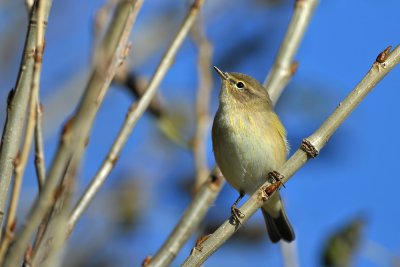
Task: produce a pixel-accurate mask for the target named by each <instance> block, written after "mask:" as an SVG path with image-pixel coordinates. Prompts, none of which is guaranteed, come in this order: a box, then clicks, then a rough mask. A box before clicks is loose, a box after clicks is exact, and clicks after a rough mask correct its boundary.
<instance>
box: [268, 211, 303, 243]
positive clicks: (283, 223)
mask: <svg viewBox="0 0 400 267" xmlns="http://www.w3.org/2000/svg"><path fill="white" fill-rule="evenodd" d="M261 210H262V213H263V215H264V219H265V223H266V225H267V231H268V236H269V238H270V239H271V241H272V243H277V242H278V241H279V240H281V239H283V240H285V241H286V242H292V241H293V240H294V239H295V234H294V231H293V228H292V226H291V225H290V222H289V220H288V218H287V216H286V214H285V212H284V211H283V210H281V211H280V212H279V216H278V217H277V218H272V217H271V215H270V214H269V213H268V212H267V211H266V210H265V209H263V208H262V209H261Z"/></svg>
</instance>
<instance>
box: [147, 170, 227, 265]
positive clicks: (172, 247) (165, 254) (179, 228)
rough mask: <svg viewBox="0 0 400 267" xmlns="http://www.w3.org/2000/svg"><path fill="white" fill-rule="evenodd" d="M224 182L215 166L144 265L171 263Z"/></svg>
mask: <svg viewBox="0 0 400 267" xmlns="http://www.w3.org/2000/svg"><path fill="white" fill-rule="evenodd" d="M224 182H225V179H224V177H223V176H222V173H221V171H220V170H219V169H218V168H217V167H215V168H214V170H213V171H212V172H211V174H210V177H209V178H208V180H206V181H205V182H204V184H203V185H202V186H201V187H200V188H199V189H198V191H197V193H196V195H195V196H194V198H193V200H192V202H191V203H190V205H189V206H188V207H187V209H186V210H185V212H184V213H183V215H182V217H181V219H180V220H179V222H178V224H177V225H176V226H175V228H174V230H173V231H172V233H171V234H170V235H169V236H168V239H167V240H166V241H165V242H164V244H163V245H162V247H161V248H160V250H159V251H157V254H156V255H155V256H154V258H152V259H151V260H150V262H149V263H148V264H147V265H146V266H148V267H150V266H152V267H156V266H157V267H161V266H169V265H170V264H171V262H172V261H173V260H174V259H175V257H176V255H177V254H178V252H179V250H180V249H181V248H182V246H183V245H184V244H185V243H186V241H187V240H188V239H189V237H190V236H191V235H192V233H193V232H194V231H195V230H196V229H197V227H198V225H199V224H200V223H201V221H202V220H203V218H204V216H205V214H206V213H207V211H208V210H209V208H210V206H211V205H212V203H214V199H215V198H216V197H217V195H218V194H219V192H220V191H221V188H222V186H223V184H224Z"/></svg>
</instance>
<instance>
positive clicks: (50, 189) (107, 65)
mask: <svg viewBox="0 0 400 267" xmlns="http://www.w3.org/2000/svg"><path fill="white" fill-rule="evenodd" d="M141 4H142V0H137V1H135V0H125V1H121V2H120V3H119V5H118V7H117V10H116V13H115V17H114V20H113V22H112V23H111V25H110V28H109V30H108V32H107V33H106V35H105V38H104V40H103V44H102V45H101V47H100V50H99V51H97V52H98V57H97V58H96V62H97V63H96V64H95V66H94V70H93V72H92V75H91V77H90V80H89V82H88V84H87V87H86V90H85V94H84V96H83V98H82V100H81V102H80V104H79V105H78V108H77V110H76V112H75V115H74V116H73V117H72V118H71V119H70V120H69V121H68V122H67V124H66V125H65V127H64V130H63V134H62V136H61V142H60V145H59V147H58V149H57V152H56V155H55V157H54V159H53V162H52V165H51V167H50V169H49V172H48V176H47V178H46V182H45V184H44V187H43V190H42V192H41V194H40V195H39V197H38V198H37V199H36V201H35V203H34V206H33V208H32V209H31V212H30V214H29V215H28V218H27V220H26V222H25V224H24V226H23V228H22V229H21V231H20V232H19V233H18V234H17V237H16V239H15V242H14V244H13V245H12V246H11V247H10V249H9V251H8V254H7V257H6V259H5V262H4V267H14V266H17V265H18V262H19V261H20V259H22V255H23V254H24V251H25V249H26V248H27V246H28V242H29V241H30V239H31V237H32V234H33V232H34V231H35V229H36V228H37V227H38V225H39V223H40V221H41V220H42V218H43V216H44V215H45V214H46V212H47V211H48V209H49V207H50V206H51V205H52V203H53V194H54V191H55V188H56V186H57V184H58V182H59V181H60V179H61V177H62V176H63V175H64V173H65V171H66V169H67V166H68V165H69V163H70V161H71V159H72V158H74V157H78V158H79V157H80V156H79V155H76V154H77V153H76V151H78V152H79V153H80V152H81V151H82V152H83V150H84V149H83V148H84V147H85V144H86V143H87V139H88V135H89V132H90V129H91V126H92V123H93V120H94V118H95V115H96V113H97V111H98V109H99V106H100V104H101V103H102V100H103V98H104V96H105V93H106V91H107V89H108V87H109V85H110V83H111V80H112V79H113V77H114V75H115V72H116V69H117V68H118V66H120V65H121V64H122V62H123V59H124V57H125V54H126V52H127V51H126V50H127V41H128V37H129V34H130V32H131V29H132V25H133V22H134V21H135V18H136V15H137V13H138V11H139V9H140V7H141Z"/></svg>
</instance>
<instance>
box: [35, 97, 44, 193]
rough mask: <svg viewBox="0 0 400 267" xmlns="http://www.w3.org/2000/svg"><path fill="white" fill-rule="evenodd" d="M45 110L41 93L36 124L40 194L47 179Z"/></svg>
mask: <svg viewBox="0 0 400 267" xmlns="http://www.w3.org/2000/svg"><path fill="white" fill-rule="evenodd" d="M42 117H43V108H42V105H41V103H40V97H39V93H38V94H37V99H36V124H35V170H36V176H37V180H38V187H39V193H40V191H41V190H42V187H43V184H44V180H45V177H46V168H45V165H46V164H45V158H44V148H43V128H42V126H43V124H42Z"/></svg>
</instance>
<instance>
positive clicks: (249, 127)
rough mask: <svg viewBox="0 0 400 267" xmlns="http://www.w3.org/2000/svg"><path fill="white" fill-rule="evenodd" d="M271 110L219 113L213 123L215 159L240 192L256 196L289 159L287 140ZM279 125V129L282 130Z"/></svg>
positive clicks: (222, 111) (228, 179) (229, 180)
mask: <svg viewBox="0 0 400 267" xmlns="http://www.w3.org/2000/svg"><path fill="white" fill-rule="evenodd" d="M274 116H275V117H276V114H275V113H273V112H271V111H262V112H253V113H244V112H240V111H237V110H236V111H233V110H231V111H224V110H218V112H217V115H216V116H215V119H214V124H213V133H212V138H213V149H214V154H215V159H216V161H217V164H218V166H219V167H220V169H221V171H222V173H223V175H224V176H225V178H226V179H227V181H228V182H229V183H230V184H231V185H232V186H233V187H235V188H236V189H237V190H239V191H241V190H243V191H245V192H246V193H253V192H254V191H255V190H256V189H257V188H258V187H259V186H260V185H261V184H262V183H264V182H265V179H266V176H267V174H268V172H270V171H272V170H275V169H277V168H278V167H279V166H280V165H281V164H283V162H284V161H285V159H286V141H285V136H282V135H281V134H280V132H279V130H278V128H279V127H282V125H281V124H280V121H279V119H277V117H276V119H277V120H278V123H279V124H280V125H275V124H274V123H275V122H274ZM278 126H279V127H278Z"/></svg>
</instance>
